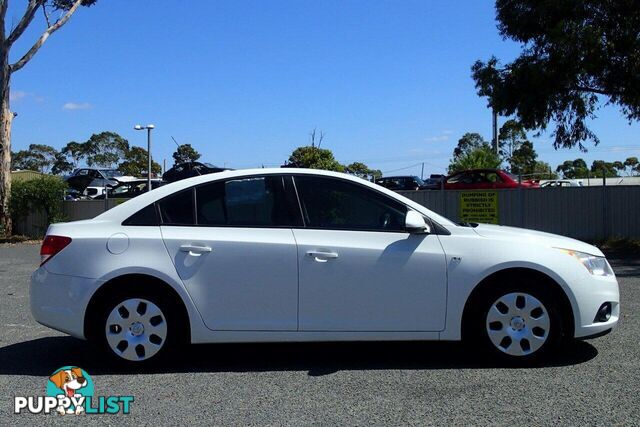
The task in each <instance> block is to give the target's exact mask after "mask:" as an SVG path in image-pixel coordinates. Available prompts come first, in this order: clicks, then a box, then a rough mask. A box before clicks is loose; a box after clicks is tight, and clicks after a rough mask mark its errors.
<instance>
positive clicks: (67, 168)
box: [51, 153, 73, 175]
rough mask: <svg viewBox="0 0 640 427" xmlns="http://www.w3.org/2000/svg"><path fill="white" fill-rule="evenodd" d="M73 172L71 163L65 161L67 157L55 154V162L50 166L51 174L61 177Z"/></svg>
mask: <svg viewBox="0 0 640 427" xmlns="http://www.w3.org/2000/svg"><path fill="white" fill-rule="evenodd" d="M71 171H73V163H71V162H70V161H68V160H67V157H66V156H65V155H64V154H62V153H56V155H55V161H54V162H53V166H51V173H52V174H54V175H62V174H66V173H69V172H71Z"/></svg>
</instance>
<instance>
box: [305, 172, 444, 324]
mask: <svg viewBox="0 0 640 427" xmlns="http://www.w3.org/2000/svg"><path fill="white" fill-rule="evenodd" d="M295 183H296V188H297V190H298V195H299V197H300V202H301V207H302V211H303V216H304V218H305V226H306V227H305V228H304V229H294V231H293V232H294V235H295V238H296V241H297V243H298V265H299V270H300V297H299V298H300V303H299V304H300V308H299V311H300V314H299V317H300V320H299V329H300V330H301V331H439V330H442V329H444V322H445V314H446V302H447V301H446V294H447V287H446V283H447V282H446V261H445V255H444V251H443V249H442V247H441V245H440V242H439V240H438V236H436V235H427V234H409V233H407V232H405V231H404V221H405V215H406V211H407V207H406V206H405V205H403V204H402V203H400V202H398V201H396V200H394V199H391V198H390V197H388V196H386V195H384V194H382V193H379V192H377V191H375V190H373V189H370V188H368V187H365V186H363V185H358V184H355V183H351V182H349V181H346V180H340V179H333V178H325V177H310V176H296V177H295Z"/></svg>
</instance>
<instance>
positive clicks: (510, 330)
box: [486, 292, 551, 356]
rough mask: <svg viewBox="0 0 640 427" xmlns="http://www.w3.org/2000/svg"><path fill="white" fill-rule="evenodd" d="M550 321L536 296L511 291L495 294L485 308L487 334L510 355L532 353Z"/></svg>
mask: <svg viewBox="0 0 640 427" xmlns="http://www.w3.org/2000/svg"><path fill="white" fill-rule="evenodd" d="M550 324H551V321H550V319H549V313H548V312H547V309H546V308H545V306H544V305H543V304H542V302H540V300H538V299H537V298H536V297H534V296H532V295H529V294H527V293H523V292H514V293H510V294H506V295H503V296H501V297H500V298H498V299H497V300H496V301H495V302H494V303H493V304H492V305H491V307H490V308H489V312H488V313H487V319H486V328H487V335H488V336H489V339H490V340H491V342H492V343H493V345H494V346H496V348H498V349H499V350H500V351H502V352H503V353H506V354H509V355H511V356H526V355H528V354H532V353H535V352H536V351H538V350H539V349H540V347H542V346H543V345H544V343H545V342H546V341H547V338H548V337H549V329H550Z"/></svg>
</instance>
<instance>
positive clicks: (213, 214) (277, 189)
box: [196, 176, 302, 227]
mask: <svg viewBox="0 0 640 427" xmlns="http://www.w3.org/2000/svg"><path fill="white" fill-rule="evenodd" d="M196 210H197V220H198V225H210V226H236V227H279V226H280V227H281V226H296V225H301V222H302V219H301V217H300V214H299V209H298V207H297V206H296V205H295V203H294V195H293V194H291V195H288V194H287V192H286V191H285V186H284V179H283V177H282V176H266V177H252V178H243V179H232V180H228V181H223V182H212V183H210V184H205V185H202V186H199V187H197V188H196Z"/></svg>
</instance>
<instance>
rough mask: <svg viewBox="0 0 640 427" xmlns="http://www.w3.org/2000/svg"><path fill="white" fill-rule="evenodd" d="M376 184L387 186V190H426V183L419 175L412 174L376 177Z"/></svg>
mask: <svg viewBox="0 0 640 427" xmlns="http://www.w3.org/2000/svg"><path fill="white" fill-rule="evenodd" d="M376 184H378V185H381V186H383V187H384V188H388V189H389V190H394V191H395V190H426V189H428V188H429V187H428V185H427V184H426V183H425V182H424V181H423V180H422V179H420V178H419V177H417V176H413V175H406V176H385V177H384V178H378V179H377V180H376Z"/></svg>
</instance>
